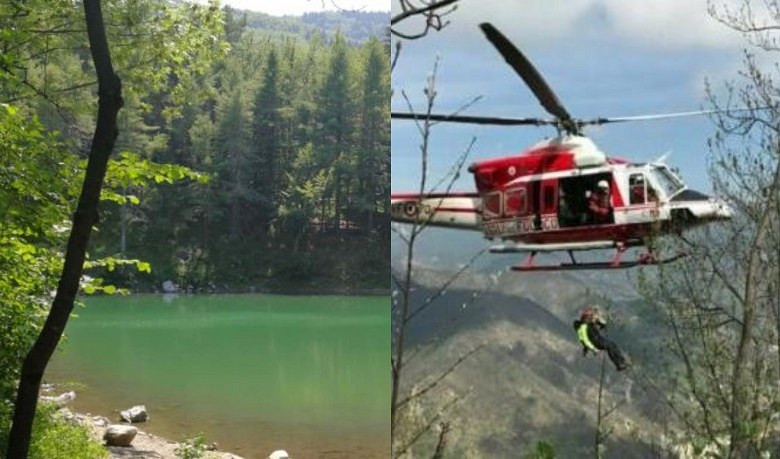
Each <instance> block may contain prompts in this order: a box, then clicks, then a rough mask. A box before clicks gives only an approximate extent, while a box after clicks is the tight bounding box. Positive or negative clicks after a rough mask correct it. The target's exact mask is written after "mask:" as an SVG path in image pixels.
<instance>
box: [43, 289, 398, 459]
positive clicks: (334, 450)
mask: <svg viewBox="0 0 780 459" xmlns="http://www.w3.org/2000/svg"><path fill="white" fill-rule="evenodd" d="M389 310H390V308H389V300H388V298H386V297H338V296H307V297H299V296H280V295H215V296H190V297H186V296H180V297H175V298H168V299H164V298H163V297H161V296H152V295H138V296H131V297H125V298H90V299H88V301H87V307H86V308H81V309H79V310H78V312H77V313H78V316H79V317H78V318H77V319H75V320H74V319H71V321H70V323H69V325H68V328H67V330H66V334H67V335H68V340H67V342H66V344H65V345H64V346H62V351H61V352H58V353H57V354H56V355H55V357H54V359H53V361H52V363H51V365H50V367H49V371H48V374H47V379H48V380H51V381H55V382H77V383H80V384H81V385H82V387H81V388H80V389H77V393H78V397H77V400H76V402H75V404H74V407H75V408H76V409H77V410H80V411H86V412H91V413H93V414H102V415H105V416H108V417H109V418H111V419H116V418H117V413H118V411H119V410H121V409H125V408H127V407H129V406H131V405H133V404H140V403H143V404H146V406H147V409H148V410H149V414H150V417H151V419H150V421H149V422H148V423H146V425H145V426H141V427H142V428H143V429H145V430H148V431H151V432H153V433H157V434H159V435H163V436H166V437H169V438H171V439H173V440H179V439H182V438H185V437H188V436H192V435H194V434H197V433H199V432H203V433H204V434H205V435H206V437H207V439H208V441H209V442H211V441H216V442H218V443H219V445H220V449H222V450H226V451H231V452H234V453H236V454H240V455H242V456H244V457H247V458H265V457H267V456H268V454H269V453H270V452H271V451H273V450H274V449H279V448H284V449H286V450H287V451H288V452H289V453H290V454H291V456H293V457H299V458H308V457H333V458H336V457H354V458H358V457H360V458H373V457H387V455H388V452H389V443H390V439H389V430H390V425H389V405H390V388H389V380H390V378H389V370H388V363H389V361H390V313H389Z"/></svg>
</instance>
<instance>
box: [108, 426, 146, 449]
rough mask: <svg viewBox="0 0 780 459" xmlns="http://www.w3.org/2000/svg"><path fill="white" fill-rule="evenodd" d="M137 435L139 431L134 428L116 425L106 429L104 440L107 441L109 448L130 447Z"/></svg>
mask: <svg viewBox="0 0 780 459" xmlns="http://www.w3.org/2000/svg"><path fill="white" fill-rule="evenodd" d="M136 434H138V429H136V428H135V427H133V426H125V425H121V424H114V425H110V426H108V427H107V428H106V432H105V433H104V434H103V440H105V441H106V445H107V446H130V443H132V442H133V439H134V438H135V436H136Z"/></svg>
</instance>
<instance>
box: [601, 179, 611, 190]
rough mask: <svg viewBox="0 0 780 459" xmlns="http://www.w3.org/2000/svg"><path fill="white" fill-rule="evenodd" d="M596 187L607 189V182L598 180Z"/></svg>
mask: <svg viewBox="0 0 780 459" xmlns="http://www.w3.org/2000/svg"><path fill="white" fill-rule="evenodd" d="M598 187H599V188H606V189H609V183H607V181H606V180H599V183H598Z"/></svg>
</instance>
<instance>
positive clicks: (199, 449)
mask: <svg viewBox="0 0 780 459" xmlns="http://www.w3.org/2000/svg"><path fill="white" fill-rule="evenodd" d="M205 453H206V437H205V436H204V435H203V434H202V433H201V434H198V435H196V436H194V437H192V438H188V439H186V440H184V441H182V442H181V443H179V446H178V447H176V449H175V450H174V454H176V457H180V458H181V459H198V458H201V457H203V455H204V454H205Z"/></svg>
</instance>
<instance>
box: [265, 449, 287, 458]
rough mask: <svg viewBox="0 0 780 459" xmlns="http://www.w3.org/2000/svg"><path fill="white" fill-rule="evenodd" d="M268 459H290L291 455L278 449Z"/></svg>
mask: <svg viewBox="0 0 780 459" xmlns="http://www.w3.org/2000/svg"><path fill="white" fill-rule="evenodd" d="M268 459H290V455H289V454H287V451H285V450H283V449H277V450H276V451H274V452H273V453H271V454H270V455H269V456H268Z"/></svg>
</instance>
